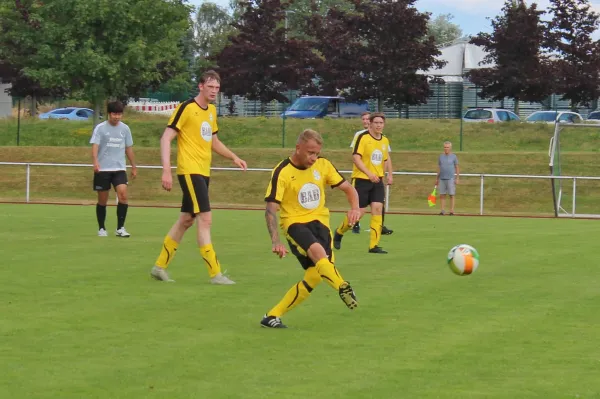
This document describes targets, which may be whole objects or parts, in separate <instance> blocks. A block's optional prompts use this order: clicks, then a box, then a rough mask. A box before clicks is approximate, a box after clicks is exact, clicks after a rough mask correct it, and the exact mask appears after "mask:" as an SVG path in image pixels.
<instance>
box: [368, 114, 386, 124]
mask: <svg viewBox="0 0 600 399" xmlns="http://www.w3.org/2000/svg"><path fill="white" fill-rule="evenodd" d="M375 118H381V119H383V120H384V121H385V114H384V113H383V112H374V113H372V114H371V116H370V117H369V120H370V121H371V122H373V119H375Z"/></svg>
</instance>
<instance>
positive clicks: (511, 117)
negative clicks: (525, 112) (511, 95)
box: [463, 108, 521, 123]
mask: <svg viewBox="0 0 600 399" xmlns="http://www.w3.org/2000/svg"><path fill="white" fill-rule="evenodd" d="M520 120H521V118H519V116H518V115H517V114H515V113H514V112H512V111H508V110H506V109H497V108H474V109H470V110H468V111H467V112H466V113H465V115H464V116H463V121H464V122H486V123H497V122H511V121H517V122H518V121H520Z"/></svg>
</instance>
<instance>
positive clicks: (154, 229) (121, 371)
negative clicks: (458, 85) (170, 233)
mask: <svg viewBox="0 0 600 399" xmlns="http://www.w3.org/2000/svg"><path fill="white" fill-rule="evenodd" d="M114 213H115V208H114V207H111V208H109V212H108V219H107V222H108V223H107V227H108V229H109V230H110V231H111V232H112V231H114V224H115V219H116V217H115V215H114ZM176 217H177V211H176V210H174V209H154V208H135V207H133V208H131V209H130V214H129V216H128V223H127V227H128V230H129V231H130V232H131V233H132V237H131V238H129V239H118V238H116V237H114V236H109V237H107V238H99V237H97V236H96V235H95V234H96V225H95V212H94V208H93V207H89V206H48V205H7V204H2V205H0V242H2V243H3V245H2V246H0V255H1V259H3V261H4V262H3V267H4V286H3V288H2V290H0V337H2V339H1V340H0V358H1V359H2V362H1V363H0V364H1V366H0V371H1V372H0V387H2V389H1V391H2V393H1V394H0V396H1V397H3V398H11V399H21V398H23V399H29V398H40V399H42V398H61V399H68V398H77V399H80V398H169V399H172V398H305V397H311V398H315V399H316V398H424V399H427V398H432V399H433V398H442V399H445V398H457V399H458V398H460V399H465V398H506V399H515V398H557V399H558V398H561V399H562V398H597V397H599V396H600V379H598V373H597V370H598V361H599V359H600V349H599V348H598V343H597V338H598V332H599V329H600V319H599V318H598V314H599V311H600V305H599V303H600V302H599V301H598V299H599V290H598V283H599V277H598V268H597V251H596V246H597V241H598V233H597V230H598V227H597V223H596V222H595V221H589V220H564V219H559V220H555V219H515V218H478V217H454V218H452V217H438V216H397V215H390V216H388V217H387V218H386V225H388V226H389V227H390V228H393V229H395V230H396V232H395V233H394V235H392V236H386V237H384V238H383V240H382V246H383V247H385V248H386V249H388V250H389V251H390V254H389V255H372V254H368V253H367V251H366V249H367V240H368V238H367V234H366V233H363V234H361V235H353V234H350V235H348V236H347V237H346V238H344V242H343V247H342V250H341V251H338V252H337V255H336V256H337V266H338V268H339V269H340V271H341V273H342V274H343V276H344V277H345V278H346V279H348V280H349V281H350V282H352V284H353V286H354V288H355V290H356V292H357V295H358V298H359V301H360V306H359V308H358V309H356V310H355V311H349V310H348V309H346V308H345V306H344V305H343V304H342V303H341V301H340V300H339V298H338V297H337V293H336V292H334V291H333V290H331V288H330V287H329V286H327V285H326V284H322V285H321V286H319V287H318V289H316V290H315V292H314V293H313V295H312V297H311V298H309V299H308V300H307V301H306V302H305V303H303V304H302V305H301V306H300V307H298V308H296V309H294V310H293V311H292V312H290V313H289V314H287V315H285V317H284V321H285V322H286V324H288V325H289V326H290V328H289V329H287V330H281V331H277V330H275V331H273V330H266V329H262V328H260V327H259V324H258V323H259V321H260V318H261V316H262V315H263V313H265V311H266V310H268V309H269V308H270V307H271V306H272V305H274V304H275V303H276V302H277V301H278V300H279V299H280V298H281V296H282V295H283V294H284V293H285V291H286V290H287V289H288V288H289V287H290V286H291V285H292V284H294V283H295V282H297V281H298V280H299V279H300V278H301V276H302V271H301V269H300V267H299V266H298V264H297V262H296V261H295V259H293V258H292V257H288V258H285V259H283V260H279V259H277V258H276V257H275V256H274V255H272V254H271V253H270V240H269V238H268V234H267V232H266V228H265V226H264V220H263V213H262V212H258V211H215V212H214V226H213V241H214V244H215V249H216V250H217V252H218V254H219V259H220V261H221V263H222V265H223V267H224V268H225V269H227V270H228V274H229V275H230V276H231V277H232V278H233V279H234V280H236V281H237V282H238V284H237V285H235V286H212V285H210V284H208V276H207V272H206V269H205V266H204V265H203V262H202V260H201V259H200V255H199V254H198V250H197V248H196V245H195V243H194V241H195V240H194V234H193V232H190V233H188V235H187V236H186V237H185V239H184V242H183V243H182V245H181V246H180V249H179V251H178V255H177V257H176V258H175V260H174V261H173V263H172V265H171V268H170V270H171V277H173V278H174V279H176V280H177V282H176V283H172V284H169V283H159V282H155V281H152V280H151V279H150V277H149V275H148V272H149V269H150V267H151V266H152V264H153V262H154V260H155V258H156V256H157V255H158V251H159V250H160V245H161V242H162V239H163V237H164V234H165V233H166V231H167V230H168V228H169V227H170V226H171V224H172V222H173V221H174V219H175V218H176ZM341 217H342V215H341V214H339V213H336V214H334V215H333V217H332V220H333V223H334V224H335V223H338V222H339V221H340V220H341ZM459 243H468V244H471V245H473V246H475V247H476V248H477V249H478V250H479V253H480V255H481V264H480V268H479V270H478V271H477V272H476V273H475V274H474V275H472V276H468V277H459V276H455V275H453V274H452V273H451V272H450V270H449V268H448V267H447V266H446V265H445V257H446V253H447V251H448V250H449V249H450V248H451V247H452V246H454V245H456V244H459Z"/></svg>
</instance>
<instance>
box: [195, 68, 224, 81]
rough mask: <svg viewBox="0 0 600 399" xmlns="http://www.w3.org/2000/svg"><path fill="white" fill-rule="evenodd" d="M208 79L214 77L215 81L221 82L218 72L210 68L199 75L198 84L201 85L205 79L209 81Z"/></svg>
mask: <svg viewBox="0 0 600 399" xmlns="http://www.w3.org/2000/svg"><path fill="white" fill-rule="evenodd" d="M210 79H214V80H216V81H217V82H219V83H221V77H220V76H219V74H218V73H217V72H216V71H213V70H212V69H211V70H210V71H206V72H204V73H203V74H202V75H201V76H200V84H201V85H203V84H204V83H206V82H207V81H209V80H210Z"/></svg>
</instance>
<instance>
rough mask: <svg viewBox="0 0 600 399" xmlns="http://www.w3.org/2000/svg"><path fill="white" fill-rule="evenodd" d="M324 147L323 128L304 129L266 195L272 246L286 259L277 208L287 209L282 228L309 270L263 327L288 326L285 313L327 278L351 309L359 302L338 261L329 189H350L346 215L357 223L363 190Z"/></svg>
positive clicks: (265, 317) (275, 171)
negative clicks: (328, 203) (333, 244)
mask: <svg viewBox="0 0 600 399" xmlns="http://www.w3.org/2000/svg"><path fill="white" fill-rule="evenodd" d="M322 146H323V138H322V137H321V135H320V134H319V133H318V132H316V131H314V130H311V129H306V130H304V131H303V132H302V133H301V134H300V136H298V141H297V142H296V149H295V151H294V153H293V154H292V156H291V157H289V158H286V159H284V160H283V161H281V162H280V163H279V164H278V165H277V166H276V167H275V168H274V169H273V172H272V173H271V179H270V182H269V185H268V187H267V192H266V195H265V202H266V203H267V205H266V210H265V219H266V221H267V229H268V230H269V235H270V237H271V243H272V247H271V251H272V252H273V253H274V254H276V255H277V256H279V257H280V258H283V257H284V256H286V254H287V252H288V251H287V249H286V248H285V245H284V244H283V243H282V242H281V240H280V238H279V226H278V223H277V212H279V211H281V223H280V224H281V228H282V230H283V232H284V234H285V238H286V239H287V242H288V244H289V245H290V250H291V251H292V253H293V254H294V255H295V256H296V258H297V259H298V261H299V262H300V265H301V266H302V268H303V269H304V277H303V279H302V280H301V281H300V282H298V283H296V284H294V286H293V287H292V288H290V289H289V290H288V292H287V293H286V294H285V296H284V297H283V299H281V301H280V302H279V303H278V304H277V305H275V307H273V308H272V309H271V310H269V311H268V312H267V313H266V314H265V315H264V316H263V318H262V320H261V321H260V324H261V326H263V327H267V328H286V326H285V324H283V323H282V321H281V316H282V315H283V314H285V313H286V312H288V311H290V310H291V309H292V308H294V307H296V306H298V305H299V304H300V303H302V302H303V301H304V300H305V299H307V298H308V297H309V296H310V294H311V292H312V291H313V290H314V289H315V288H316V287H317V285H318V284H319V283H320V282H321V281H325V282H326V283H327V284H328V285H329V286H331V287H332V288H333V289H334V290H336V291H337V292H338V294H339V296H340V299H341V300H342V302H344V304H345V305H346V306H347V307H348V308H350V309H354V308H356V307H357V306H358V302H357V301H356V295H355V294H354V291H353V290H352V287H351V286H350V283H348V282H347V281H346V280H344V279H343V278H342V276H341V275H340V272H339V271H338V270H337V268H336V267H335V265H334V263H335V260H334V254H333V250H332V248H331V230H330V227H329V209H327V207H326V206H325V191H326V187H327V186H331V187H333V188H335V187H338V188H339V189H340V190H342V191H343V192H344V194H346V198H347V199H348V203H349V204H350V210H349V211H348V214H347V216H346V218H347V219H348V220H349V221H350V223H351V224H354V223H355V222H356V221H358V218H359V217H360V209H359V208H358V194H357V193H356V190H355V189H354V188H353V187H352V185H351V184H350V183H348V182H347V181H346V180H345V179H344V177H343V176H342V175H340V172H338V171H337V169H336V168H335V167H334V166H333V164H332V163H331V162H330V161H329V160H327V159H326V158H323V157H320V156H319V154H320V153H321V148H322Z"/></svg>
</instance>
